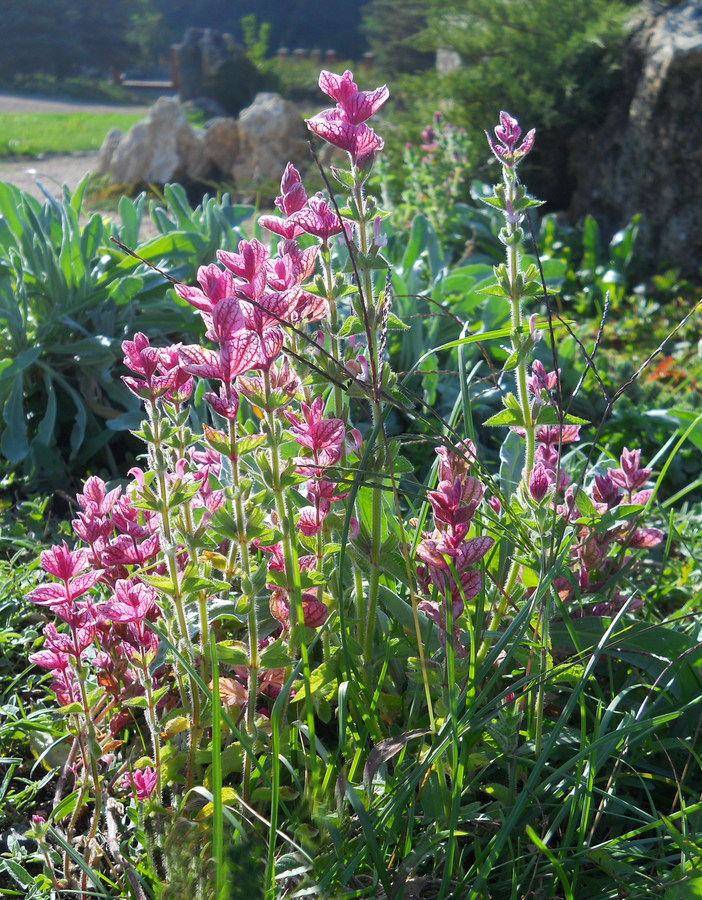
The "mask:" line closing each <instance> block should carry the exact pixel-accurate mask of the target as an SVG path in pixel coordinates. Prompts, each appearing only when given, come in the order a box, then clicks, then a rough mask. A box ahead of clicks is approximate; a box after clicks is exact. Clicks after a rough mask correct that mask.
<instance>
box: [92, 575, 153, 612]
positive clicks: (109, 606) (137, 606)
mask: <svg viewBox="0 0 702 900" xmlns="http://www.w3.org/2000/svg"><path fill="white" fill-rule="evenodd" d="M156 599H157V598H156V592H155V591H154V589H153V588H152V587H150V586H149V585H147V584H142V582H140V581H124V580H119V581H118V582H117V583H116V584H115V593H114V596H113V598H112V600H110V601H108V602H107V603H104V604H103V605H102V606H101V607H100V612H101V613H102V614H103V616H104V617H105V618H108V619H110V620H111V621H112V622H137V621H140V620H143V619H145V618H146V617H147V616H149V615H150V614H152V613H153V612H154V611H155V609H156Z"/></svg>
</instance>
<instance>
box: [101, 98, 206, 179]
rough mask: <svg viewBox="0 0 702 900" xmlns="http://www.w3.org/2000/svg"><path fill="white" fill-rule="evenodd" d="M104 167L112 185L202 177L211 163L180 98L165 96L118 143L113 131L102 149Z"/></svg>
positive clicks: (203, 143) (201, 137)
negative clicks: (187, 117)
mask: <svg viewBox="0 0 702 900" xmlns="http://www.w3.org/2000/svg"><path fill="white" fill-rule="evenodd" d="M100 159H101V166H104V169H105V171H109V173H110V181H111V183H112V184H133V183H135V182H154V183H156V184H166V182H168V181H179V180H184V179H196V178H202V177H204V176H205V175H207V174H208V172H209V168H210V163H209V160H208V158H207V156H206V154H205V141H204V138H203V136H202V135H201V134H198V133H196V132H195V131H193V129H192V128H191V127H190V125H189V124H188V122H187V121H186V119H185V116H184V115H183V113H182V111H181V109H180V105H179V104H178V101H177V100H174V99H172V98H170V97H161V98H159V99H158V100H157V101H156V103H155V104H154V105H153V106H152V107H151V109H150V110H149V115H148V116H147V118H146V119H144V121H142V122H137V123H136V125H133V126H132V127H131V128H130V129H129V131H128V132H127V133H126V134H125V135H124V136H123V137H122V138H121V139H120V140H119V142H118V143H117V142H116V135H115V133H114V131H111V132H110V133H109V134H108V135H107V137H106V138H105V141H104V143H103V145H102V148H101V150H100Z"/></svg>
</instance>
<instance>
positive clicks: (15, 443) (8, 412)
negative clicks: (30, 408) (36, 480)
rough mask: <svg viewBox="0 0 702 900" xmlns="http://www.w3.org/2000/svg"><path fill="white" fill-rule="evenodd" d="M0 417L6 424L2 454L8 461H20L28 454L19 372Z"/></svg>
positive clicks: (21, 382)
mask: <svg viewBox="0 0 702 900" xmlns="http://www.w3.org/2000/svg"><path fill="white" fill-rule="evenodd" d="M2 417H3V421H4V422H5V424H6V425H7V428H5V429H4V430H3V433H2V440H1V441H0V449H1V450H2V454H3V456H4V457H5V459H7V460H8V462H11V463H18V462H21V461H22V460H23V459H25V458H26V457H27V455H28V454H29V441H28V439H27V417H26V415H25V411H24V386H23V378H22V375H21V374H19V375H18V376H17V377H16V378H15V381H14V383H13V385H12V389H11V390H10V396H9V397H8V398H7V400H6V402H5V405H4V407H3V410H2Z"/></svg>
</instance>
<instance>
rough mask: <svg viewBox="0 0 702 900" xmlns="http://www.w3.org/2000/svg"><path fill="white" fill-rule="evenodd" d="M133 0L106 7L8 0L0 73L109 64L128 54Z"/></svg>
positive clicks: (70, 70) (63, 0)
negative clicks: (128, 36)
mask: <svg viewBox="0 0 702 900" xmlns="http://www.w3.org/2000/svg"><path fill="white" fill-rule="evenodd" d="M132 11H133V2H132V0H123V2H122V3H120V4H111V5H110V6H107V7H105V8H104V9H102V8H98V7H97V6H96V4H94V3H91V2H88V0H70V2H68V0H53V2H52V3H51V4H50V5H47V4H46V3H42V2H41V0H28V2H25V0H6V3H5V4H4V5H3V30H2V37H1V38H0V75H1V76H2V77H3V78H6V77H9V76H11V75H13V74H15V73H27V72H46V73H48V74H51V75H56V76H59V77H64V76H67V75H75V74H77V71H78V69H79V67H80V66H81V65H83V66H85V65H89V66H97V67H99V68H100V69H101V70H103V71H104V70H105V69H106V68H107V67H110V66H122V65H124V64H125V62H126V61H128V59H129V52H130V51H129V44H128V40H127V35H128V32H129V26H130V14H131V12H132Z"/></svg>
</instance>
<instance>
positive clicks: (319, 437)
mask: <svg viewBox="0 0 702 900" xmlns="http://www.w3.org/2000/svg"><path fill="white" fill-rule="evenodd" d="M323 405H324V403H323V400H322V398H321V397H315V399H314V400H313V401H312V405H311V406H308V405H307V404H306V403H301V404H300V408H301V410H302V415H303V416H304V422H302V421H301V420H300V419H299V418H298V416H296V415H295V414H294V413H292V412H290V411H289V410H286V411H285V415H286V417H287V419H288V421H289V422H290V424H291V425H292V428H291V429H290V430H291V431H292V434H293V437H294V438H295V440H296V441H297V442H298V444H302V446H303V447H309V448H310V449H311V450H313V451H315V452H316V451H319V450H328V449H332V448H333V449H336V448H338V447H340V446H341V444H343V442H344V423H343V421H342V420H341V419H323V418H322V407H323Z"/></svg>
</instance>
